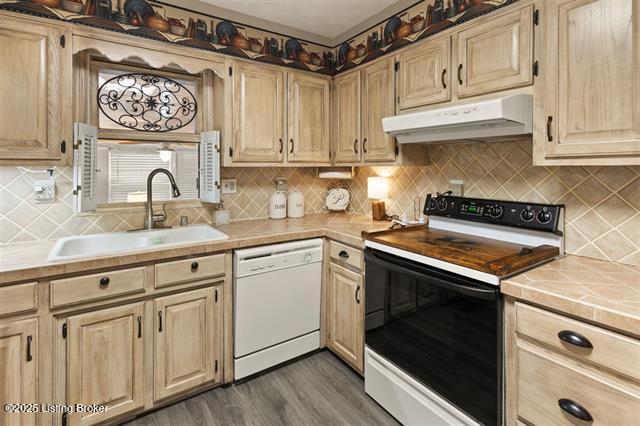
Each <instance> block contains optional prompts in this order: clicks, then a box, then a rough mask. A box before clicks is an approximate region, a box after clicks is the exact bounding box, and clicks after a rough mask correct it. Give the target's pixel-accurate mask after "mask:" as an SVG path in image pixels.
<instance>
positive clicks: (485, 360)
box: [365, 248, 502, 425]
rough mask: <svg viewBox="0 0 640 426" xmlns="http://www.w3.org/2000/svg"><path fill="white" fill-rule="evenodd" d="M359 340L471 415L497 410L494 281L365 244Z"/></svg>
mask: <svg viewBox="0 0 640 426" xmlns="http://www.w3.org/2000/svg"><path fill="white" fill-rule="evenodd" d="M365 261H366V274H365V279H366V283H365V295H366V297H365V312H366V314H365V315H366V316H365V330H366V332H365V343H366V345H367V347H369V348H370V349H371V350H373V351H374V352H376V353H377V354H378V355H380V356H382V357H384V358H386V359H387V360H388V361H390V362H392V363H393V364H395V365H396V366H398V367H399V368H400V369H401V370H403V371H405V372H406V373H408V374H409V375H411V376H413V377H414V378H415V379H416V380H418V381H419V382H421V383H423V384H424V385H425V386H426V387H428V388H429V389H431V390H432V391H434V392H436V393H437V394H439V395H440V396H442V397H443V398H444V399H446V400H448V401H449V402H450V403H452V404H453V405H454V406H456V407H458V408H459V409H460V410H462V411H464V412H466V413H467V414H468V415H470V416H471V417H473V418H475V419H476V420H477V421H479V422H481V423H484V424H487V425H497V424H500V422H501V418H502V393H501V389H502V337H501V336H502V332H501V330H502V303H501V297H500V289H499V287H497V286H492V285H488V284H485V283H482V282H480V281H476V280H473V279H470V278H467V277H463V276H461V275H457V274H453V273H450V272H447V271H443V270H441V269H437V268H433V267H430V266H427V265H424V264H421V263H417V262H413V261H410V260H407V259H404V258H400V257H397V256H394V255H390V254H387V253H384V252H381V251H379V250H373V249H370V248H367V249H366V250H365Z"/></svg>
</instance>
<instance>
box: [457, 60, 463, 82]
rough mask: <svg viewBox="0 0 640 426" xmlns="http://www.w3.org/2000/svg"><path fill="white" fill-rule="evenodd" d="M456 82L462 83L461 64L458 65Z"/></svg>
mask: <svg viewBox="0 0 640 426" xmlns="http://www.w3.org/2000/svg"><path fill="white" fill-rule="evenodd" d="M458 83H459V84H462V64H460V65H458Z"/></svg>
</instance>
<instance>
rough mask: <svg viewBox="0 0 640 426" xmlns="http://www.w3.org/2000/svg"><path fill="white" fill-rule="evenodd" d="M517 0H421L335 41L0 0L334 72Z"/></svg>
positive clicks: (151, 5)
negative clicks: (323, 42) (333, 43)
mask: <svg viewBox="0 0 640 426" xmlns="http://www.w3.org/2000/svg"><path fill="white" fill-rule="evenodd" d="M515 1H517V0H423V1H420V2H418V3H417V4H415V5H413V6H411V7H409V8H408V9H406V10H404V11H402V12H401V13H399V14H397V15H395V16H392V17H390V18H388V19H387V20H385V21H383V22H382V23H380V24H378V25H375V26H373V27H371V28H370V29H369V30H367V31H364V32H362V33H360V34H359V35H358V36H356V37H354V38H352V39H351V40H349V41H345V42H344V43H342V44H340V45H339V46H336V47H327V46H322V45H319V44H315V43H311V42H307V41H303V40H299V39H297V38H293V37H287V36H285V35H281V34H276V33H273V32H270V31H267V30H262V29H258V28H254V27H251V26H246V25H243V24H242V23H238V22H233V21H229V20H225V19H223V18H219V17H215V16H210V15H205V14H202V13H199V12H194V11H190V10H187V9H184V8H181V7H173V6H171V5H167V4H164V3H161V2H150V1H147V0H117V1H112V0H0V10H9V11H13V12H20V13H26V14H30V15H36V16H40V17H46V18H51V19H58V20H64V21H69V22H73V23H77V24H81V25H87V26H91V27H96V28H101V29H106V30H111V31H115V32H120V33H124V34H129V35H134V36H138V37H144V38H148V39H153V40H159V41H163V42H168V43H174V44H178V45H181V46H186V47H191V48H196V49H203V50H207V51H211V52H216V53H221V54H224V55H230V56H235V57H240V58H245V59H252V60H255V61H258V62H264V63H269V64H275V65H281V66H285V67H288V68H294V69H298V70H303V71H311V72H316V73H320V74H324V75H335V74H338V73H340V72H342V71H346V70H348V69H351V68H354V67H356V66H358V65H360V64H363V63H366V62H369V61H372V60H374V59H377V58H379V57H381V56H383V55H386V54H388V53H390V52H393V51H395V50H397V49H400V48H402V47H405V46H407V45H409V44H411V43H415V42H417V41H419V40H422V39H424V38H426V37H429V36H432V35H434V34H436V33H438V32H441V31H444V30H446V29H448V28H451V27H453V26H456V25H459V24H460V23H462V22H466V21H469V20H471V19H473V18H476V17H478V16H481V15H484V14H487V13H489V12H492V11H494V10H496V9H498V8H500V7H503V6H506V5H508V4H511V3H514V2H515ZM355 24H356V23H354V25H355Z"/></svg>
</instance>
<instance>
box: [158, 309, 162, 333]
mask: <svg viewBox="0 0 640 426" xmlns="http://www.w3.org/2000/svg"><path fill="white" fill-rule="evenodd" d="M158 332H160V333H162V311H158Z"/></svg>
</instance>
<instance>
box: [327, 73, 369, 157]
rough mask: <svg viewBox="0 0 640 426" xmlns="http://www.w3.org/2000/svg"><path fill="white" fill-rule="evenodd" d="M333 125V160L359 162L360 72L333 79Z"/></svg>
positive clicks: (360, 151)
mask: <svg viewBox="0 0 640 426" xmlns="http://www.w3.org/2000/svg"><path fill="white" fill-rule="evenodd" d="M333 84H334V93H333V114H334V119H333V126H334V148H333V149H334V154H333V155H334V162H336V163H354V162H359V161H360V158H361V155H362V150H361V147H360V143H361V139H360V73H359V72H357V71H356V72H352V73H349V74H346V75H344V76H341V77H336V79H335V81H334V83H333Z"/></svg>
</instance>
